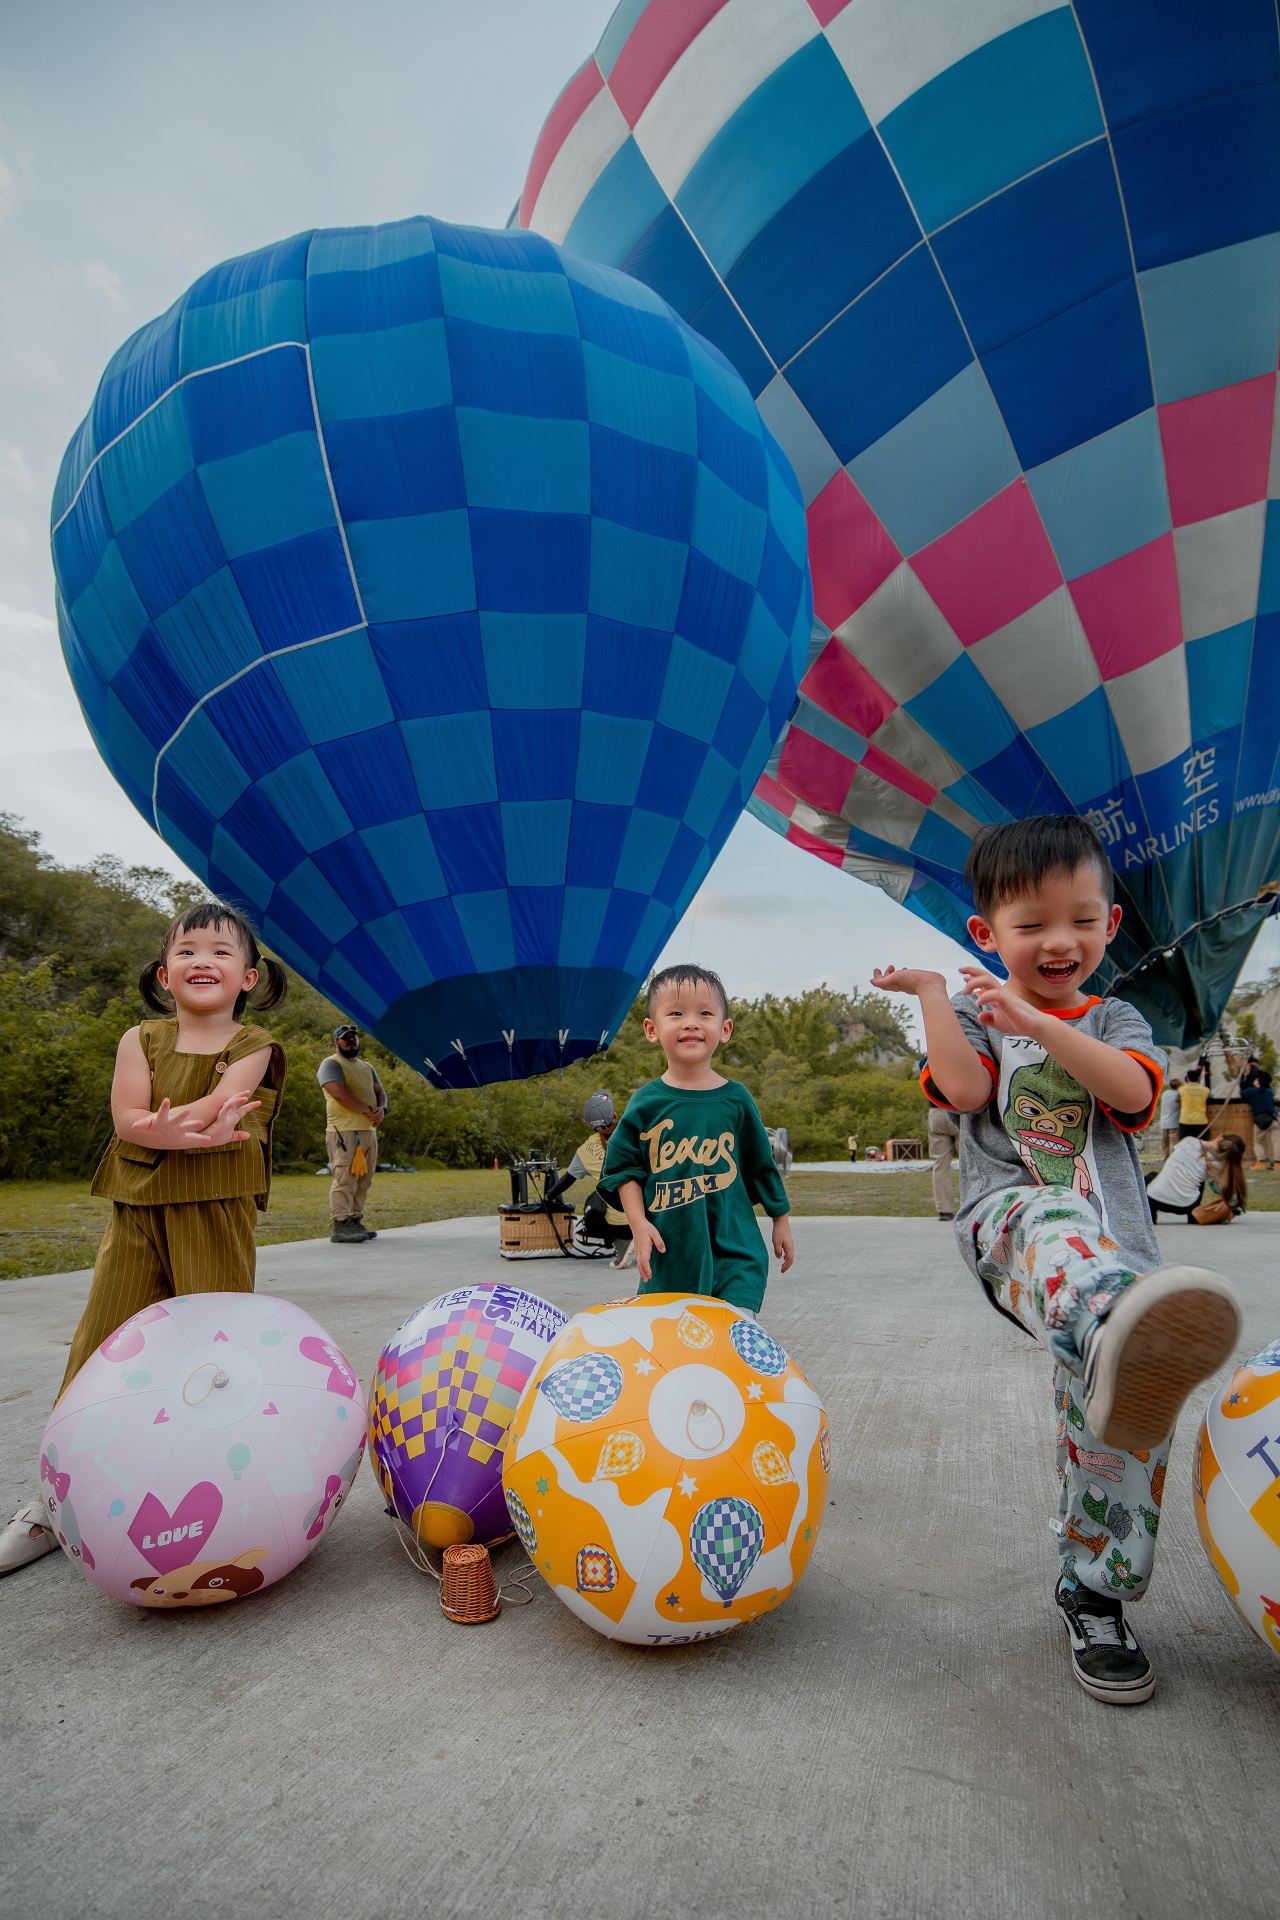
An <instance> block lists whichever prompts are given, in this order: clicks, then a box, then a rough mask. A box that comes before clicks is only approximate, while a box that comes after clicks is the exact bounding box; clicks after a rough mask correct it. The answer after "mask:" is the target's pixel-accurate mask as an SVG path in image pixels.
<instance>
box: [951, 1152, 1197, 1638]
mask: <svg viewBox="0 0 1280 1920" xmlns="http://www.w3.org/2000/svg"><path fill="white" fill-rule="evenodd" d="M970 1232H971V1233H972V1235H973V1245H974V1249H975V1251H976V1253H977V1256H978V1272H979V1274H980V1276H981V1278H982V1279H983V1281H984V1282H985V1283H986V1285H987V1286H988V1287H989V1288H990V1290H991V1293H992V1294H993V1296H994V1297H995V1299H996V1300H997V1301H998V1302H999V1303H1000V1305H1001V1306H1002V1307H1003V1308H1004V1309H1005V1310H1006V1312H1008V1313H1011V1314H1013V1315H1014V1317H1015V1318H1016V1319H1017V1320H1019V1321H1020V1322H1021V1323H1022V1325H1023V1326H1024V1327H1025V1328H1026V1330H1027V1332H1028V1333H1030V1334H1032V1335H1034V1337H1035V1338H1036V1339H1037V1340H1038V1341H1039V1342H1040V1343H1041V1345H1042V1346H1044V1347H1046V1348H1047V1349H1048V1351H1049V1353H1050V1355H1051V1357H1052V1359H1053V1361H1054V1374H1053V1398H1054V1410H1055V1414H1056V1418H1057V1447H1058V1475H1059V1479H1060V1481H1061V1485H1062V1491H1061V1494H1060V1495H1059V1499H1058V1517H1057V1519H1056V1521H1055V1522H1054V1523H1053V1530H1054V1532H1055V1533H1056V1534H1057V1536H1058V1556H1059V1560H1060V1562H1061V1570H1062V1573H1063V1575H1064V1577H1065V1578H1066V1580H1067V1581H1068V1583H1072V1582H1074V1583H1075V1584H1077V1585H1079V1586H1082V1587H1089V1588H1091V1589H1092V1591H1093V1592H1095V1593H1105V1594H1110V1595H1111V1596H1113V1597H1116V1598H1128V1599H1131V1600H1136V1599H1137V1598H1138V1597H1139V1595H1141V1594H1142V1593H1143V1592H1145V1590H1146V1586H1147V1582H1148V1581H1149V1580H1150V1578H1151V1564H1152V1561H1153V1560H1154V1558H1155V1549H1156V1530H1157V1528H1158V1527H1159V1525H1160V1502H1161V1500H1162V1499H1163V1497H1164V1476H1165V1465H1166V1462H1167V1461H1168V1458H1169V1447H1170V1444H1171V1438H1172V1436H1171V1438H1170V1440H1164V1441H1162V1442H1161V1444H1160V1445H1159V1446H1158V1447H1153V1448H1152V1449H1151V1450H1150V1451H1149V1452H1148V1451H1142V1452H1138V1453H1121V1452H1118V1451H1116V1450H1115V1449H1113V1448H1110V1447H1104V1446H1103V1445H1102V1442H1101V1441H1100V1440H1099V1439H1098V1438H1097V1437H1096V1436H1095V1435H1094V1434H1092V1433H1091V1432H1090V1431H1089V1428H1088V1426H1087V1425H1086V1424H1085V1417H1084V1414H1083V1412H1082V1411H1081V1406H1080V1402H1081V1400H1082V1399H1083V1397H1084V1396H1083V1392H1082V1382H1081V1377H1080V1376H1081V1374H1082V1372H1083V1358H1082V1350H1083V1344H1084V1341H1085V1339H1086V1337H1087V1335H1088V1334H1089V1333H1090V1332H1091V1331H1092V1329H1093V1327H1094V1326H1095V1325H1096V1323H1097V1322H1098V1321H1099V1320H1101V1319H1104V1318H1105V1317H1106V1315H1107V1313H1108V1312H1109V1311H1110V1309H1111V1307H1112V1305H1113V1304H1114V1302H1115V1301H1116V1299H1117V1298H1118V1297H1119V1295H1120V1294H1121V1293H1123V1291H1124V1289H1125V1288H1126V1287H1129V1286H1132V1285H1133V1282H1134V1280H1135V1278H1136V1277H1137V1276H1136V1275H1135V1274H1134V1273H1133V1271H1132V1269H1131V1268H1129V1267H1126V1266H1122V1265H1121V1263H1120V1259H1119V1252H1118V1249H1117V1247H1116V1243H1115V1241H1114V1240H1110V1239H1108V1238H1107V1235H1106V1234H1105V1233H1104V1232H1103V1229H1102V1223H1101V1221H1100V1220H1099V1218H1098V1216H1097V1214H1096V1213H1095V1212H1094V1210H1093V1208H1092V1207H1091V1206H1090V1205H1089V1203H1088V1201H1087V1200H1084V1199H1082V1198H1081V1197H1080V1195H1079V1194H1078V1193H1075V1192H1074V1191H1073V1190H1072V1189H1071V1188H1070V1187H1009V1188H1006V1189H1005V1190H1004V1191H1003V1192H1001V1193H994V1194H992V1195H991V1197H990V1198H989V1199H988V1201H987V1203H986V1205H985V1206H984V1207H983V1208H982V1209H981V1211H980V1212H979V1213H977V1214H976V1215H975V1216H974V1217H973V1219H972V1222H971V1226H970Z"/></svg>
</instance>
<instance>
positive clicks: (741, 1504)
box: [689, 1494, 764, 1607]
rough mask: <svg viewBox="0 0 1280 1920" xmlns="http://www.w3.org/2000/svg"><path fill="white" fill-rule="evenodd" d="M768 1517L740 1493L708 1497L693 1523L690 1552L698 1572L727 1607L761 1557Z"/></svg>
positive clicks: (690, 1535) (690, 1530)
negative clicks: (765, 1519) (716, 1498)
mask: <svg viewBox="0 0 1280 1920" xmlns="http://www.w3.org/2000/svg"><path fill="white" fill-rule="evenodd" d="M763 1545H764V1521H763V1520H762V1519H761V1517H760V1513H759V1509H758V1508H756V1507H753V1506H752V1504H751V1502H750V1501H749V1500H740V1499H739V1498H738V1496H737V1495H736V1494H726V1495H724V1496H723V1497H722V1498H721V1499H718V1500H708V1501H707V1503H706V1505H705V1506H704V1507H699V1509H698V1511H697V1513H695V1514H694V1516H693V1520H692V1522H691V1523H690V1527H689V1553H690V1555H691V1557H692V1559H693V1563H694V1565H695V1566H696V1567H697V1569H698V1572H699V1573H700V1574H702V1575H703V1577H704V1579H706V1580H708V1581H710V1583H711V1585H712V1586H713V1587H714V1588H715V1590H716V1592H717V1593H718V1594H719V1596H720V1598H721V1599H722V1600H723V1601H724V1604H725V1606H726V1607H728V1606H731V1605H732V1604H733V1602H734V1600H735V1599H736V1598H737V1595H738V1592H739V1589H740V1588H741V1586H742V1583H743V1581H744V1580H745V1579H746V1577H747V1575H748V1574H749V1573H750V1571H751V1569H752V1567H754V1565H755V1563H756V1561H757V1560H758V1559H759V1558H760V1549H761V1548H762V1547H763Z"/></svg>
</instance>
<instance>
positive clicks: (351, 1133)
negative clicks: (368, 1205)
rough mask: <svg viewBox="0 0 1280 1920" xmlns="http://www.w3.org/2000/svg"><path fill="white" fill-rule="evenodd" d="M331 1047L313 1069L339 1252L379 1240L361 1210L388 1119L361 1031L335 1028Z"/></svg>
mask: <svg viewBox="0 0 1280 1920" xmlns="http://www.w3.org/2000/svg"><path fill="white" fill-rule="evenodd" d="M333 1044H334V1046H335V1048H336V1049H337V1051H336V1052H335V1053H331V1054H330V1055H329V1056H328V1058H327V1059H324V1060H322V1061H321V1062H320V1065H319V1066H318V1067H317V1068H316V1079H317V1080H318V1081H319V1082H320V1087H321V1091H322V1092H323V1094H324V1106H325V1135H324V1139H325V1145H326V1147H327V1148H328V1150H329V1171H330V1172H331V1173H332V1175H333V1184H332V1185H331V1187H330V1188H329V1213H330V1217H331V1218H332V1220H333V1227H332V1230H331V1231H330V1234H329V1238H330V1240H332V1241H333V1242H334V1243H335V1245H337V1246H360V1245H362V1244H363V1242H364V1241H366V1240H376V1239H377V1237H378V1235H377V1232H376V1231H375V1229H374V1228H373V1227H366V1225H365V1224H364V1208H365V1202H366V1200H367V1199H368V1197H369V1188H370V1187H371V1186H372V1184H373V1176H374V1173H375V1171H376V1170H377V1165H378V1128H379V1127H380V1126H381V1125H382V1122H383V1121H384V1120H385V1119H386V1116H387V1095H386V1090H385V1088H384V1087H383V1084H382V1082H381V1080H379V1078H378V1076H377V1074H376V1073H375V1072H374V1070H373V1068H372V1067H371V1066H370V1065H369V1063H368V1061H367V1060H362V1059H361V1058H360V1029H359V1027H353V1026H351V1025H349V1024H348V1025H345V1026H341V1027H335V1028H334V1030H333Z"/></svg>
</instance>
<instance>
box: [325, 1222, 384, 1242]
mask: <svg viewBox="0 0 1280 1920" xmlns="http://www.w3.org/2000/svg"><path fill="white" fill-rule="evenodd" d="M372 1237H373V1236H372V1235H371V1234H368V1233H366V1232H365V1230H364V1228H363V1227H362V1226H361V1225H360V1222H359V1221H358V1220H335V1221H334V1223H333V1231H332V1233H331V1234H330V1235H329V1238H330V1240H331V1241H332V1242H333V1244H334V1246H335V1247H358V1246H360V1245H361V1244H362V1242H364V1241H365V1240H369V1239H371V1238H372Z"/></svg>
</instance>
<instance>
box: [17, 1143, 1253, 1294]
mask: <svg viewBox="0 0 1280 1920" xmlns="http://www.w3.org/2000/svg"><path fill="white" fill-rule="evenodd" d="M955 1177H956V1176H955V1175H954V1174H953V1175H952V1178H953V1180H954V1179H955ZM787 1190H788V1192H789V1193H790V1195H791V1205H792V1210H793V1212H795V1213H796V1214H840V1213H863V1214H881V1215H885V1214H889V1215H898V1216H906V1215H910V1216H915V1217H917V1218H920V1219H928V1218H929V1217H930V1216H931V1215H932V1213H933V1197H932V1191H931V1187H930V1179H929V1174H928V1171H927V1170H925V1171H922V1172H920V1173H914V1172H912V1173H872V1172H867V1173H793V1174H792V1175H791V1177H790V1179H789V1180H788V1182H787ZM510 1191H511V1188H510V1184H509V1182H508V1179H507V1175H506V1174H505V1173H503V1172H499V1173H495V1172H494V1171H493V1170H492V1168H486V1169H484V1170H482V1171H477V1172H471V1171H467V1172H453V1171H449V1172H444V1173H385V1174H380V1175H379V1176H378V1177H377V1178H376V1179H375V1180H374V1184H373V1192H372V1196H371V1199H370V1203H369V1210H368V1219H369V1225H370V1226H372V1227H410V1226H416V1225H417V1224H418V1223H419V1222H420V1221H423V1220H451V1219H457V1218H458V1216H459V1215H462V1214H485V1213H496V1211H497V1209H498V1207H499V1206H500V1205H501V1204H502V1202H503V1201H504V1200H505V1199H506V1198H507V1196H508V1195H509V1193H510ZM328 1193H329V1187H328V1182H327V1181H326V1180H322V1179H319V1178H317V1176H316V1175H315V1174H298V1173H293V1174H281V1175H279V1176H278V1177H277V1178H276V1180H275V1181H274V1182H273V1183H272V1189H271V1209H270V1212H268V1213H266V1214H263V1215H261V1216H260V1219H259V1226H258V1241H259V1244H260V1245H262V1246H272V1245H274V1244H275V1243H277V1242H278V1241H282V1240H316V1239H320V1238H321V1237H323V1236H324V1235H326V1234H327V1233H328V1231H329V1208H328V1204H327V1203H328ZM1249 1204H1250V1206H1251V1208H1252V1209H1253V1210H1254V1211H1255V1212H1258V1213H1280V1173H1251V1174H1250V1175H1249ZM109 1210H110V1202H109V1201H107V1200H95V1199H94V1198H93V1196H92V1195H91V1194H90V1192H89V1186H88V1182H87V1181H80V1180H6V1181H3V1182H0V1280H17V1279H21V1278H23V1277H25V1276H26V1275H28V1274H33V1273H67V1272H70V1271H71V1270H72V1269H74V1268H76V1267H89V1266H92V1265H93V1256H94V1254H95V1253H96V1252H97V1248H98V1242H99V1240H100V1239H101V1238H102V1230H103V1228H104V1226H105V1225H106V1220H107V1214H108V1212H109Z"/></svg>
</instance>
